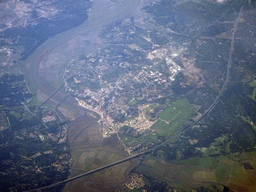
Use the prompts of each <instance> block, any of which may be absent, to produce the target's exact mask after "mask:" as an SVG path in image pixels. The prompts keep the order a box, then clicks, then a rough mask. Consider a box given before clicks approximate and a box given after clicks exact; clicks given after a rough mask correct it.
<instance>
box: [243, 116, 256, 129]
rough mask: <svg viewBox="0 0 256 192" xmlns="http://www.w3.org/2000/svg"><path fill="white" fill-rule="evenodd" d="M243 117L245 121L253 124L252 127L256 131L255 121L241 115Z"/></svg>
mask: <svg viewBox="0 0 256 192" xmlns="http://www.w3.org/2000/svg"><path fill="white" fill-rule="evenodd" d="M241 118H242V119H243V121H245V122H246V123H248V124H250V125H251V126H252V128H253V129H254V130H255V131H256V126H255V125H254V123H253V122H252V120H251V119H250V117H244V116H241Z"/></svg>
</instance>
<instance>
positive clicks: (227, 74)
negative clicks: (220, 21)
mask: <svg viewBox="0 0 256 192" xmlns="http://www.w3.org/2000/svg"><path fill="white" fill-rule="evenodd" d="M127 2H133V3H138V1H137V0H131V1H127ZM246 2H247V1H246V0H245V3H244V5H245V4H246ZM136 5H137V6H138V4H136ZM244 5H243V6H242V7H241V9H240V12H239V14H238V17H237V18H236V20H235V22H234V30H233V35H232V40H231V48H230V53H229V60H228V66H227V73H226V78H225V81H224V83H223V85H222V88H221V91H220V92H219V94H218V96H217V97H216V99H215V100H214V101H213V103H212V104H211V106H210V107H209V108H208V109H207V110H206V111H205V113H204V114H203V115H202V116H201V117H200V118H199V119H198V120H197V121H196V122H194V123H192V124H190V125H188V126H187V127H185V128H184V129H183V130H182V131H181V132H179V133H177V134H175V135H174V136H173V137H175V136H177V135H179V134H181V133H182V132H184V131H185V130H186V129H188V128H190V127H191V126H192V125H194V124H196V123H198V122H199V121H201V119H202V118H203V117H204V116H205V115H206V114H207V113H208V112H209V111H211V110H212V109H213V108H214V106H215V105H216V103H217V102H218V100H219V99H220V97H221V96H222V94H223V92H224V90H225V87H226V85H227V83H228V79H229V73H230V68H231V66H232V53H233V50H234V43H235V34H236V31H237V26H238V22H239V19H240V17H241V12H242V10H243V7H244ZM123 6H126V4H121V5H120V9H121V10H122V11H124V8H125V7H123ZM132 7H133V6H131V7H128V10H129V8H132ZM122 8H123V9H122ZM135 8H136V6H135V7H133V10H134V9H135ZM133 10H130V12H129V11H127V12H125V13H124V14H122V16H121V17H124V16H128V15H129V14H131V13H132V11H133ZM118 12H119V11H118ZM128 13H129V14H128ZM114 15H115V16H117V15H118V14H117V15H116V14H114ZM103 16H104V14H103V15H101V16H99V17H98V18H96V20H93V21H95V22H96V23H98V22H100V21H99V20H97V19H103V21H104V22H107V21H108V20H107V21H106V17H107V16H113V15H112V14H110V15H106V17H103ZM121 17H118V19H120V18H121ZM110 18H111V17H110ZM118 19H117V20H118ZM91 21H92V20H89V22H88V23H90V22H91ZM107 23H110V21H108V22H107ZM83 25H84V24H83ZM92 28H94V29H95V28H97V26H95V25H93V27H92ZM85 31H86V30H85ZM76 34H79V33H76ZM67 40H68V39H67ZM59 44H60V43H59ZM59 44H57V45H56V46H58V45H59ZM48 53H49V52H48V51H45V52H43V53H42V54H41V56H40V57H43V56H45V54H48ZM29 59H31V58H29ZM28 62H29V60H28ZM28 66H30V67H32V66H31V62H30V63H28ZM37 67H38V63H37V65H36V67H35V66H33V71H34V72H35V73H37V70H36V69H37ZM33 77H34V78H35V79H36V77H37V75H36V76H33ZM36 83H37V85H42V84H41V83H38V79H37V81H36ZM38 89H40V86H39V88H38ZM173 137H172V138H173ZM163 144H164V143H161V144H159V145H157V146H155V147H153V148H151V149H148V150H146V151H144V152H141V153H138V154H136V155H133V156H130V157H128V158H125V159H122V160H120V161H117V162H114V163H111V164H108V165H105V166H103V167H100V168H97V169H94V170H92V171H89V172H86V173H83V174H81V175H78V176H75V177H72V178H69V179H66V180H63V181H60V182H57V183H54V184H52V185H49V186H46V187H42V188H37V189H34V190H28V191H35V190H42V189H47V188H50V187H54V186H56V185H59V184H63V183H67V182H70V181H73V180H75V179H78V178H81V177H83V176H86V175H89V174H92V173H95V172H98V171H101V170H103V169H106V168H109V167H112V166H114V165H117V164H120V163H123V162H125V161H128V160H131V159H134V158H137V157H139V156H141V155H145V154H146V153H149V152H151V151H153V150H154V149H156V148H158V147H159V146H161V145H163Z"/></svg>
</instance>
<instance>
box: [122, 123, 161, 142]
mask: <svg viewBox="0 0 256 192" xmlns="http://www.w3.org/2000/svg"><path fill="white" fill-rule="evenodd" d="M119 136H120V138H121V140H122V142H123V143H124V144H125V145H126V146H127V147H136V146H137V145H139V144H142V145H146V146H147V145H148V144H149V143H151V142H157V139H158V136H157V135H156V134H152V133H151V131H145V132H143V133H142V134H138V133H137V131H136V130H135V129H134V128H132V127H128V126H123V127H122V128H121V129H120V132H119Z"/></svg>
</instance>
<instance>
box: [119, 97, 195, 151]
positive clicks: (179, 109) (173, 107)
mask: <svg viewBox="0 0 256 192" xmlns="http://www.w3.org/2000/svg"><path fill="white" fill-rule="evenodd" d="M154 107H155V106H153V105H151V106H150V107H149V109H150V108H154ZM196 110H197V108H196V107H195V106H194V105H192V104H189V102H188V101H187V99H185V98H181V99H177V100H176V101H174V102H172V103H171V104H170V106H169V107H168V108H166V109H165V110H163V111H162V112H161V113H160V115H159V118H158V120H157V121H156V123H154V124H153V126H152V127H151V128H150V129H148V130H145V131H143V132H138V131H137V130H136V129H134V128H133V127H129V126H123V127H121V129H120V130H119V136H120V138H121V140H122V142H123V143H124V145H125V146H126V147H128V148H130V149H132V150H134V149H135V150H137V149H138V148H140V149H143V148H144V147H150V146H152V145H153V143H155V144H156V143H159V142H160V138H164V139H166V140H167V139H170V138H172V137H173V136H174V135H175V134H176V133H178V132H179V131H180V130H181V129H182V128H183V127H184V125H185V124H186V123H187V122H188V121H189V119H190V118H191V117H192V116H193V115H194V114H195V112H196Z"/></svg>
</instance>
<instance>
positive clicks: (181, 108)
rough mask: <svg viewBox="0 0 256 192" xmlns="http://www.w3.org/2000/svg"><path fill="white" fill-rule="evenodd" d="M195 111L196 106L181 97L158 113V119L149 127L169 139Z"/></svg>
mask: <svg viewBox="0 0 256 192" xmlns="http://www.w3.org/2000/svg"><path fill="white" fill-rule="evenodd" d="M195 112H196V108H195V107H194V106H193V105H191V104H189V102H188V101H187V99H185V98H182V99H178V100H176V101H174V102H173V103H172V104H171V106H170V107H168V108H166V109H165V110H164V111H162V112H161V113H160V119H159V120H158V121H157V122H156V123H155V124H154V125H153V126H152V127H151V129H153V130H155V131H156V133H157V134H158V135H160V136H163V137H166V138H167V139H169V138H170V137H172V136H173V135H174V134H175V133H177V132H178V131H179V130H180V129H181V128H182V127H183V126H184V125H185V124H186V123H187V121H188V120H189V119H190V118H191V116H192V115H193V114H194V113H195Z"/></svg>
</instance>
